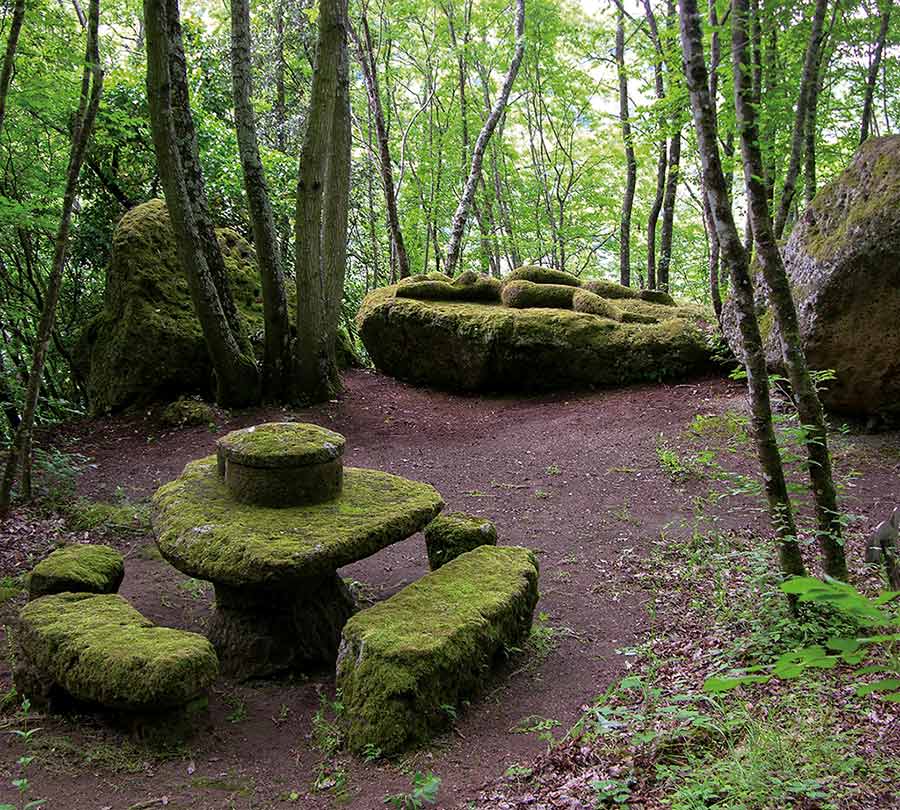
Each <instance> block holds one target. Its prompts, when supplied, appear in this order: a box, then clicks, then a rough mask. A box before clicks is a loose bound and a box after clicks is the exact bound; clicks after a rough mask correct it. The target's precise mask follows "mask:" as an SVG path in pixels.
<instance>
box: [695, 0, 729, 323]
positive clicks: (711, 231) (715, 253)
mask: <svg viewBox="0 0 900 810" xmlns="http://www.w3.org/2000/svg"><path fill="white" fill-rule="evenodd" d="M708 9H709V25H710V27H711V28H712V37H711V39H710V46H709V99H710V104H711V105H712V111H713V124H714V126H715V128H716V130H718V126H719V124H718V98H719V62H720V60H721V58H722V50H721V43H720V40H719V15H718V11H717V10H716V0H709V6H708ZM701 186H703V181H702V178H701ZM729 196H730V195H729ZM703 217H704V219H705V220H706V231H707V234H708V238H709V297H710V299H711V300H712V305H713V311H714V312H715V313H716V320H717V321H718V322H719V323H720V324H721V323H722V292H721V288H720V285H719V235H718V234H717V233H716V223H715V220H714V219H713V215H712V209H711V208H710V206H709V197H708V196H707V194H706V189H705V188H704V189H703Z"/></svg>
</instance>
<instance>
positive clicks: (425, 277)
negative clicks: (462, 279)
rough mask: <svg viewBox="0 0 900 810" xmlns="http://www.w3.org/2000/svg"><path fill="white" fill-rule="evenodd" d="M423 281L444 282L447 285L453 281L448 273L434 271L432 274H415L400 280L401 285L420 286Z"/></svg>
mask: <svg viewBox="0 0 900 810" xmlns="http://www.w3.org/2000/svg"><path fill="white" fill-rule="evenodd" d="M422 281H443V282H445V283H447V284H449V283H450V282H452V281H453V279H452V278H450V276H448V275H447V274H446V273H438V272H435V271H432V272H430V273H413V274H412V275H411V276H407V277H406V278H401V279H400V284H401V285H405V284H418V283H420V282H422Z"/></svg>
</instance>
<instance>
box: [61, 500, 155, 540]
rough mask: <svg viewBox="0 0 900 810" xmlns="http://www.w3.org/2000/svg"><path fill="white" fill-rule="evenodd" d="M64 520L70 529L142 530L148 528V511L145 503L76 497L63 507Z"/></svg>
mask: <svg viewBox="0 0 900 810" xmlns="http://www.w3.org/2000/svg"><path fill="white" fill-rule="evenodd" d="M65 515H66V521H67V523H68V525H69V526H70V527H71V528H72V529H76V530H78V531H92V530H93V529H97V528H108V529H127V530H130V531H136V532H142V531H147V530H149V528H150V513H149V509H148V507H147V504H146V502H145V503H130V502H128V501H123V502H121V503H107V502H106V501H92V500H90V499H89V498H78V499H77V500H75V501H73V502H72V503H70V504H68V505H67V506H66V507H65Z"/></svg>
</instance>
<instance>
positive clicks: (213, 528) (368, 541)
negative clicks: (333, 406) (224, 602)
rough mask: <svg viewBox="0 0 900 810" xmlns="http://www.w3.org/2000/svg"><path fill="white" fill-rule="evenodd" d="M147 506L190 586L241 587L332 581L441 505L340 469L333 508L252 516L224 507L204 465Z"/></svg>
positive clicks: (211, 462)
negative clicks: (195, 582) (193, 582)
mask: <svg viewBox="0 0 900 810" xmlns="http://www.w3.org/2000/svg"><path fill="white" fill-rule="evenodd" d="M153 504H154V510H155V514H154V526H155V528H156V532H157V545H158V546H159V550H160V552H161V553H162V555H163V557H165V558H166V559H167V560H168V561H169V562H170V563H171V564H172V565H174V566H175V567H176V568H178V569H179V570H180V571H182V572H184V573H185V574H188V575H190V576H193V577H197V578H198V579H208V580H212V581H213V582H217V583H222V584H224V585H231V586H234V587H241V586H250V585H267V584H280V583H282V584H283V583H291V582H296V581H297V580H299V579H302V578H304V577H315V576H320V575H324V574H329V573H333V572H334V571H336V570H337V569H338V568H340V567H341V566H343V565H347V564H348V563H351V562H355V561H356V560H361V559H363V558H364V557H368V556H371V555H372V554H374V553H375V552H376V551H378V550H380V549H382V548H384V547H385V546H388V545H390V544H391V543H396V542H398V541H400V540H404V539H405V538H407V537H409V536H410V535H411V534H414V533H415V532H417V531H418V530H419V529H421V528H423V527H424V526H425V525H427V524H428V523H429V522H430V521H431V520H432V519H433V518H434V517H435V516H436V515H437V513H438V512H440V510H441V509H442V508H443V505H444V502H443V500H441V496H440V495H438V493H437V491H436V490H435V489H434V488H433V487H431V486H429V485H428V484H421V483H418V482H416V481H408V480H406V479H405V478H399V477H398V476H396V475H389V474H388V473H383V472H379V471H377V470H361V469H355V468H352V467H348V468H345V469H344V486H343V490H342V493H341V495H340V497H338V498H337V499H336V500H333V501H326V502H324V503H319V504H312V505H308V506H294V507H285V508H280V509H275V508H265V507H259V506H250V505H245V504H240V503H237V502H236V501H234V499H233V498H231V496H230V495H229V493H228V490H227V489H226V487H225V484H224V483H223V481H222V479H221V478H220V477H219V475H218V473H217V471H216V458H215V456H209V457H208V458H205V459H201V460H199V461H194V462H192V463H190V464H188V465H187V467H185V469H184V473H183V474H182V475H181V477H180V478H178V479H176V480H175V481H172V482H171V483H169V484H166V485H165V486H163V487H161V488H160V489H159V490H158V491H157V493H156V495H155V496H154V498H153Z"/></svg>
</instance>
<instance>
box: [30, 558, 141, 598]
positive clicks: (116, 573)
mask: <svg viewBox="0 0 900 810" xmlns="http://www.w3.org/2000/svg"><path fill="white" fill-rule="evenodd" d="M124 576H125V565H124V562H123V560H122V555H121V554H119V552H118V551H116V550H115V549H114V548H110V547H109V546H93V545H71V546H63V547H62V548H60V549H57V550H56V551H54V552H53V553H52V554H50V556H49V557H47V558H46V559H44V560H41V562H39V563H38V564H37V565H36V566H35V567H34V569H33V570H32V571H31V575H30V576H29V579H28V591H29V595H30V597H31V598H32V599H36V598H37V597H39V596H43V595H45V594H52V593H62V592H64V591H73V592H77V593H115V592H116V591H117V590H118V589H119V585H120V584H121V583H122V578H123V577H124Z"/></svg>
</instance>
